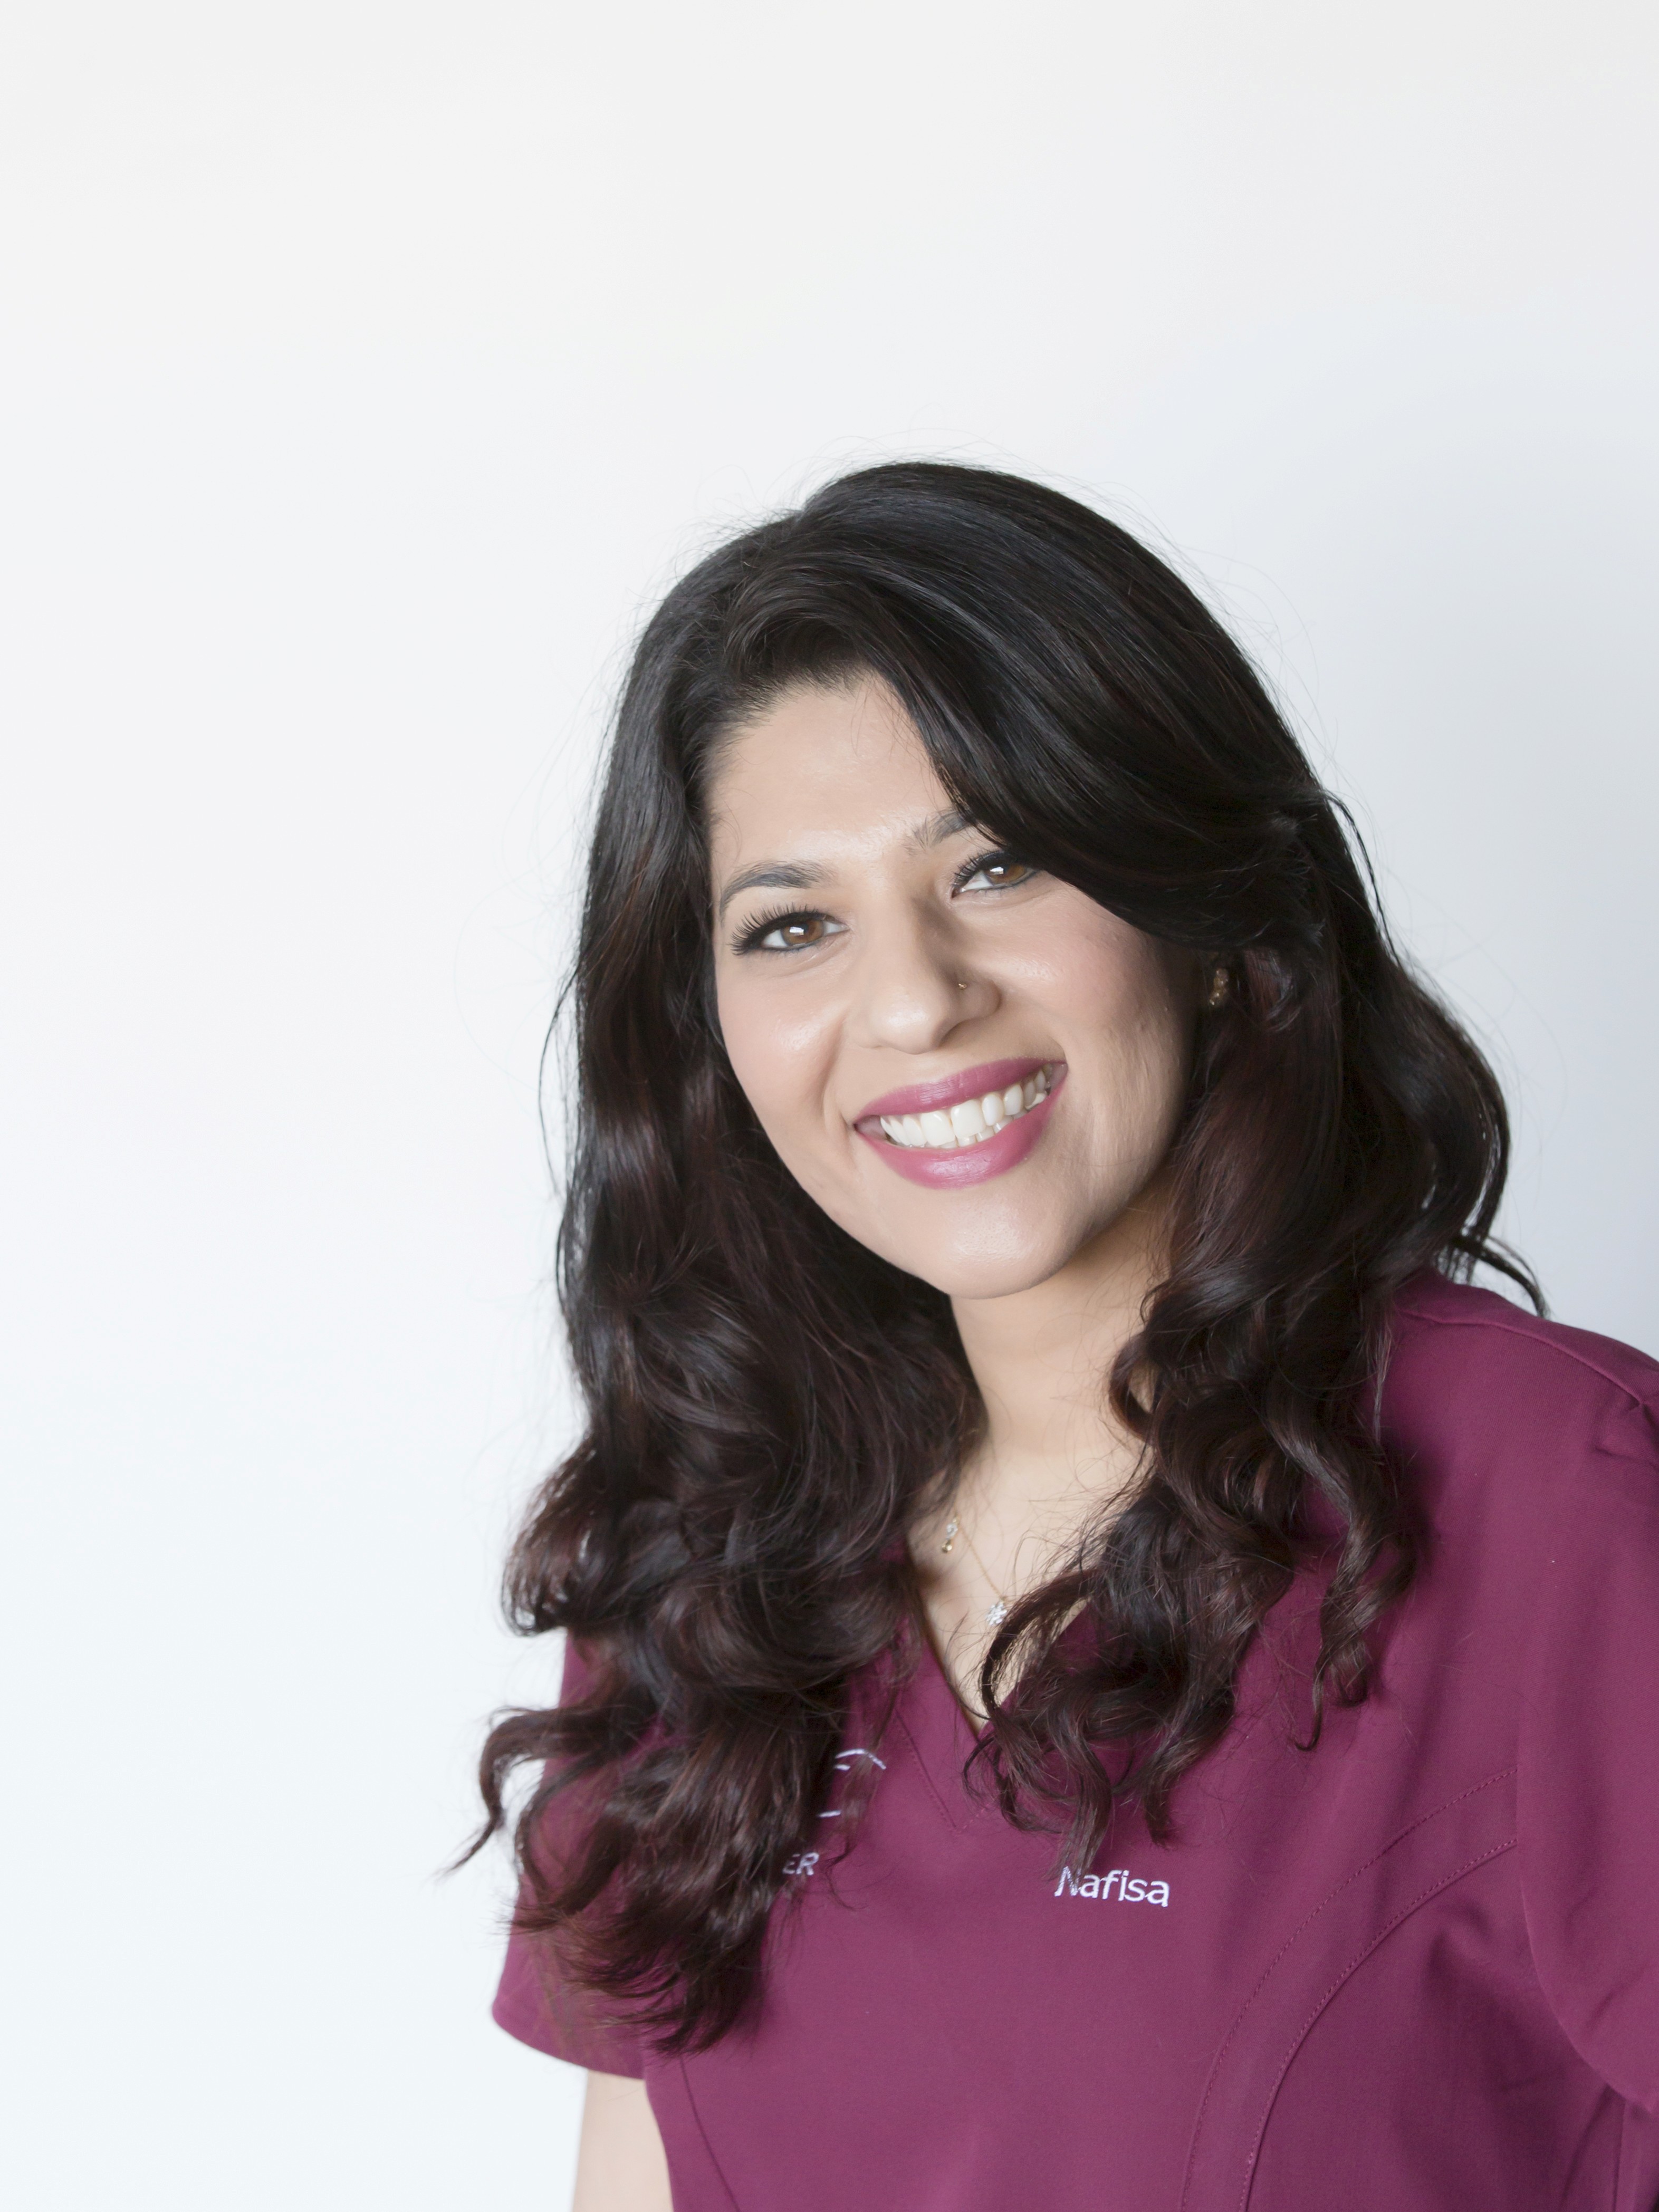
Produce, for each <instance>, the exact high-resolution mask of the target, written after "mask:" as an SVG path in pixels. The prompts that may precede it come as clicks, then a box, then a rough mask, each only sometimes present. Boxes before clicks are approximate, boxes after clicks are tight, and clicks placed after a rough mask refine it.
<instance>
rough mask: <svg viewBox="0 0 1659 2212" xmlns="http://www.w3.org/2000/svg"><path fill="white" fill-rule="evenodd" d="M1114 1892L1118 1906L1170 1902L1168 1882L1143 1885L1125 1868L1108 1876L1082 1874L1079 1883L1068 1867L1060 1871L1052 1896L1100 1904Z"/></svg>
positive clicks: (1115, 1869)
mask: <svg viewBox="0 0 1659 2212" xmlns="http://www.w3.org/2000/svg"><path fill="white" fill-rule="evenodd" d="M1114 1892H1115V1894H1116V1897H1117V1901H1118V1903H1119V1904H1120V1905H1168V1903H1169V1901H1170V1885H1169V1883H1168V1882H1167V1881H1140V1880H1139V1878H1138V1877H1132V1876H1131V1875H1130V1873H1129V1869H1128V1868H1127V1867H1114V1868H1113V1869H1112V1870H1111V1872H1110V1874H1085V1875H1084V1877H1083V1879H1082V1881H1079V1880H1078V1878H1077V1876H1076V1875H1074V1874H1073V1872H1072V1869H1070V1867H1062V1868H1061V1869H1060V1887H1058V1888H1057V1889H1056V1890H1055V1892H1054V1895H1055V1896H1056V1897H1096V1898H1098V1899H1100V1900H1101V1902H1102V1903H1104V1902H1105V1900H1106V1899H1108V1898H1109V1897H1110V1896H1112V1895H1113V1894H1114Z"/></svg>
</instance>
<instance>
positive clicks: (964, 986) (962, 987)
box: [957, 983, 968, 991]
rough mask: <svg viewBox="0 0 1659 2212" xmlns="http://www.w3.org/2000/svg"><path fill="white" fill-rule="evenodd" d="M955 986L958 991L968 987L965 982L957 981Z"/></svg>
mask: <svg viewBox="0 0 1659 2212" xmlns="http://www.w3.org/2000/svg"><path fill="white" fill-rule="evenodd" d="M967 988H968V986H967V985H966V984H965V983H958V984H957V990H958V991H965V990H966V989H967Z"/></svg>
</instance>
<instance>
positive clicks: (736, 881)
mask: <svg viewBox="0 0 1659 2212" xmlns="http://www.w3.org/2000/svg"><path fill="white" fill-rule="evenodd" d="M973 826H974V825H973V820H972V817H970V816H969V815H966V814H964V813H963V811H962V810H961V808H960V807H957V806H953V807H951V808H949V809H947V811H945V813H943V814H933V815H930V816H929V817H928V818H927V821H926V822H924V823H921V825H920V826H919V827H918V828H917V829H913V830H912V831H911V832H910V835H909V836H908V838H907V839H906V841H905V842H906V843H907V844H908V845H910V846H912V847H913V848H915V850H916V851H918V852H931V851H932V850H933V847H934V846H936V845H943V844H945V843H946V842H948V841H949V840H950V839H951V838H952V837H957V836H961V834H962V832H963V830H964V829H972V828H973ZM823 879H824V871H823V869H822V868H817V867H814V866H811V863H810V862H808V861H805V860H757V861H756V863H755V865H754V866H753V867H751V868H741V869H739V870H738V873H737V874H736V875H735V876H733V877H732V880H731V882H730V883H729V884H727V885H726V889H725V890H723V891H722V892H721V893H720V906H719V909H718V912H719V916H720V920H721V921H724V920H725V918H726V908H727V907H729V906H730V905H731V903H732V900H733V899H734V898H737V897H739V896H741V895H742V893H743V892H744V891H759V890H771V891H810V890H816V889H817V886H818V885H819V884H821V883H822V882H823Z"/></svg>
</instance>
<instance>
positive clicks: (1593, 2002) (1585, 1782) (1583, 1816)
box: [1518, 1406, 1659, 2113]
mask: <svg viewBox="0 0 1659 2212" xmlns="http://www.w3.org/2000/svg"><path fill="white" fill-rule="evenodd" d="M1576 1456H1577V1457H1578V1464H1577V1467H1576V1468H1574V1471H1573V1472H1572V1474H1571V1476H1570V1477H1563V1478H1562V1479H1561V1481H1560V1486H1559V1489H1557V1491H1556V1498H1557V1500H1558V1502H1559V1511H1558V1512H1557V1513H1556V1514H1555V1515H1554V1516H1553V1525H1552V1526H1551V1527H1550V1528H1548V1529H1547V1530H1543V1531H1541V1532H1540V1535H1541V1561H1542V1564H1541V1573H1540V1577H1539V1580H1538V1583H1537V1584H1536V1596H1535V1601H1534V1606H1533V1608H1532V1614H1531V1618H1530V1619H1529V1620H1528V1649H1527V1653H1526V1656H1525V1659H1524V1661H1523V1674H1522V1685H1523V1697H1522V1718H1521V1729H1520V1752H1519V1769H1520V1771H1519V1777H1518V1784H1519V1813H1520V1860H1521V1863H1520V1873H1521V1884H1522V1898H1523V1900H1524V1905H1525V1910H1526V1916H1527V1929H1528V1937H1529V1939H1530V1942H1531V1946H1532V1954H1533V1960H1534V1965H1535V1966H1536V1968H1537V1972H1538V1976H1539V1979H1540V1982H1541V1984H1542V1987H1543V1991H1544V1995H1545V1997H1546V1999H1547V2002H1548V2003H1549V2005H1550V2007H1551V2009H1552V2010H1553V2012H1554V2014H1555V2015H1556V2018H1557V2019H1558V2020H1559V2021H1560V2023H1561V2026H1562V2028H1563V2030H1564V2031H1565V2033H1566V2035H1567V2037H1568V2039H1569V2040H1570V2041H1571V2044H1572V2045H1573V2047H1574V2048H1575V2050H1577V2052H1578V2053H1579V2055H1580V2057H1583V2059H1584V2060H1585V2061H1586V2062H1587V2063H1589V2065H1590V2066H1591V2067H1592V2068H1593V2069H1595V2072H1596V2073H1597V2074H1598V2075H1600V2076H1601V2079H1602V2080H1603V2081H1607V2083H1609V2084H1610V2085H1611V2086H1612V2087H1613V2088H1614V2089H1615V2090H1617V2091H1618V2093H1620V2095H1621V2096H1622V2097H1624V2098H1626V2100H1629V2101H1630V2102H1631V2103H1632V2104H1635V2105H1638V2106H1642V2107H1643V2108H1644V2109H1645V2110H1646V2111H1647V2112H1650V2113H1654V2112H1659V1437H1656V1431H1655V1424H1654V1419H1653V1414H1652V1410H1651V1409H1650V1408H1649V1407H1645V1406H1638V1407H1634V1408H1632V1409H1629V1410H1626V1409H1625V1408H1624V1407H1620V1408H1619V1409H1617V1410H1616V1411H1614V1412H1613V1413H1610V1414H1609V1417H1608V1418H1607V1420H1606V1421H1605V1422H1604V1424H1603V1425H1602V1426H1601V1432H1600V1434H1599V1436H1598V1437H1597V1439H1596V1441H1595V1445H1594V1447H1593V1448H1592V1449H1591V1450H1590V1451H1589V1453H1588V1454H1586V1455H1576Z"/></svg>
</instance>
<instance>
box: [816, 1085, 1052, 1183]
mask: <svg viewBox="0 0 1659 2212" xmlns="http://www.w3.org/2000/svg"><path fill="white" fill-rule="evenodd" d="M1065 1079H1066V1063H1065V1062H1064V1060H985V1061H982V1062H981V1064H980V1065H979V1066H977V1067H968V1068H963V1070H962V1072H961V1073H960V1074H957V1075H951V1076H942V1077H940V1078H939V1079H938V1080H937V1081H935V1082H933V1083H917V1084H912V1085H909V1086H908V1088H907V1089H905V1090H902V1091H884V1093H883V1095H882V1096H881V1097H879V1098H874V1099H872V1100H871V1102H870V1103H869V1105H867V1106H866V1108H865V1109H864V1111H863V1113H862V1114H861V1115H860V1116H859V1118H858V1121H856V1122H855V1123H854V1127H855V1129H856V1131H857V1133H858V1134H859V1135H860V1137H861V1138H862V1139H864V1141H865V1143H866V1144H867V1145H869V1146H871V1148H872V1150H873V1151H875V1152H879V1153H880V1155H881V1157H882V1158H883V1160H884V1162H885V1164H887V1165H888V1166H889V1167H890V1168H891V1169H892V1170H893V1171H894V1173H895V1174H896V1175H901V1176H903V1177H904V1179H905V1181H906V1182H920V1183H926V1184H929V1185H931V1186H932V1187H933V1188H935V1189H953V1190H955V1189H961V1188H963V1186H964V1185H966V1184H969V1183H979V1182H986V1181H987V1180H988V1179H989V1178H990V1177H991V1176H998V1175H1002V1174H1005V1173H1006V1171H1007V1170H1008V1169H1010V1168H1012V1167H1017V1166H1018V1164H1019V1163H1020V1161H1021V1160H1023V1159H1024V1158H1026V1157H1027V1156H1028V1155H1029V1154H1030V1151H1031V1149H1032V1147H1033V1146H1035V1145H1036V1141H1037V1139H1038V1138H1039V1137H1040V1136H1041V1135H1042V1131H1043V1129H1044V1127H1046V1125H1047V1123H1048V1116H1049V1115H1050V1113H1051V1112H1052V1111H1053V1109H1054V1100H1055V1098H1056V1097H1057V1096H1058V1094H1059V1091H1060V1086H1061V1085H1062V1084H1063V1083H1064V1081H1065Z"/></svg>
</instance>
